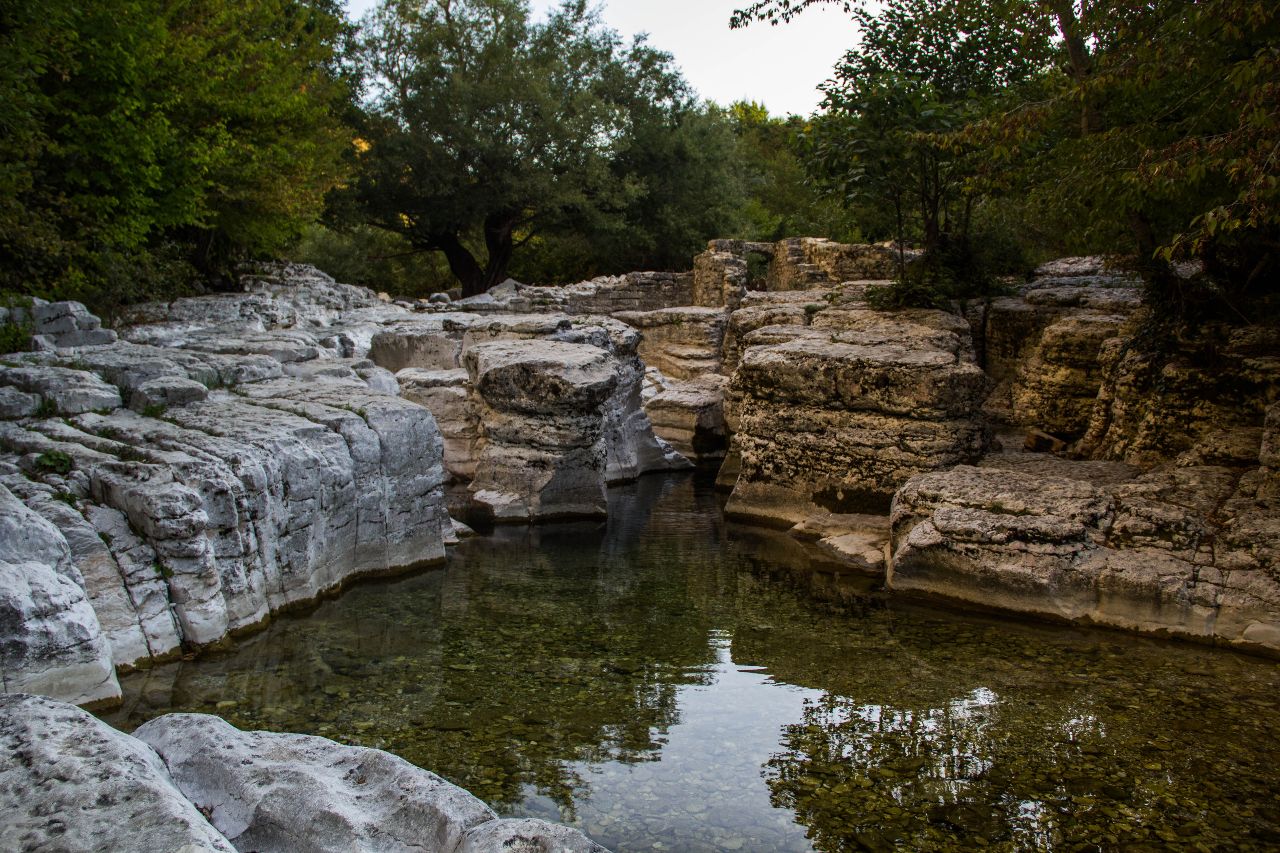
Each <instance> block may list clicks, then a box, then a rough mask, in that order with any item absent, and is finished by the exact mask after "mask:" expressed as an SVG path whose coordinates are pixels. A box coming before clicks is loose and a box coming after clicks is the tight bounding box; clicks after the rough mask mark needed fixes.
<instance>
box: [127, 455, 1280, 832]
mask: <svg viewBox="0 0 1280 853" xmlns="http://www.w3.org/2000/svg"><path fill="white" fill-rule="evenodd" d="M806 559H807V558H806V552H805V550H804V549H803V548H802V547H800V546H798V545H796V544H794V543H793V542H792V541H791V540H790V539H789V538H788V537H787V536H786V534H782V533H773V532H769V531H761V530H752V529H747V528H740V527H737V526H734V525H730V524H728V523H727V522H726V521H725V520H724V518H723V516H722V513H721V500H720V499H719V497H718V496H717V495H716V493H715V492H714V490H713V483H712V481H711V478H709V477H708V476H706V475H704V474H684V475H671V476H651V477H645V478H642V479H641V480H640V481H639V482H637V483H635V484H632V485H628V486H623V487H619V488H615V489H612V490H611V495H610V516H609V520H608V522H607V523H605V522H601V523H595V522H592V523H566V524H554V525H545V526H540V527H533V528H527V527H509V528H499V529H498V530H496V531H494V532H493V533H492V534H489V535H485V536H479V537H476V538H473V539H469V540H466V541H464V542H463V543H462V544H460V545H459V546H457V547H456V548H455V549H453V551H452V553H451V556H450V558H449V560H448V562H447V564H445V565H444V566H442V567H440V568H435V569H428V570H424V571H421V572H419V573H416V574H413V575H411V576H407V577H402V578H399V579H395V580H390V581H370V582H365V583H360V584H357V585H355V586H354V587H352V588H350V589H348V590H347V591H345V592H344V593H343V594H342V595H341V596H339V597H337V598H333V599H330V600H327V601H324V602H322V603H320V604H319V605H317V606H315V607H314V608H311V609H310V610H309V611H307V612H305V613H297V614H291V615H287V616H283V617H280V618H278V619H276V620H274V621H273V622H272V623H271V624H270V625H269V626H268V627H267V628H266V629H265V630H263V631H261V632H260V633H257V634H254V635H252V636H250V637H248V638H244V639H241V640H239V641H237V642H235V643H234V644H232V645H231V646H230V647H229V648H226V649H222V650H219V651H211V652H206V653H205V654H202V655H200V656H199V657H197V658H196V659H194V660H189V661H181V662H177V663H173V664H168V665H164V666H160V667H156V668H154V669H152V670H149V671H145V672H139V673H134V674H132V675H130V676H127V677H124V678H122V679H121V686H122V687H123V689H124V692H125V704H124V705H123V706H122V707H121V708H120V709H119V710H118V711H115V712H112V713H110V714H107V715H105V717H104V718H105V719H107V720H108V722H111V723H112V724H114V725H116V726H119V727H120V728H123V729H126V730H131V729H132V728H134V727H135V726H137V725H140V724H141V723H143V722H145V721H146V720H148V719H150V718H152V717H153V716H156V715H158V714H160V713H164V712H167V711H177V710H181V711H200V712H206V713H217V714H219V715H220V716H223V717H225V718H226V719H227V720H229V721H230V722H231V723H233V724H235V725H237V726H239V727H241V728H253V729H268V730H273V731H297V732H305V733H308V734H317V735H323V736H326V737H330V738H333V739H335V740H338V741H341V742H343V743H350V744H358V745H364V746H371V747H378V748H381V749H386V750H389V751H391V752H393V753H395V754H397V755H400V756H402V757H403V758H405V759H407V760H409V761H411V762H413V763H414V764H417V765H419V766H421V767H425V768H427V769H430V770H433V771H435V772H436V773H439V774H440V775H442V776H444V777H445V778H447V779H449V780H451V781H453V782H456V783H458V784H459V785H462V786H463V787H465V788H467V789H468V790H470V791H472V792H473V793H475V794H476V795H477V796H479V797H481V798H483V799H484V800H486V801H487V802H489V803H490V804H491V805H492V806H493V807H494V808H496V809H497V810H498V811H499V812H500V813H502V814H503V815H507V816H524V815H532V816H537V817H546V818H549V819H552V820H559V821H564V822H567V823H571V824H573V825H574V826H577V827H579V828H581V829H583V830H584V831H586V832H587V833H588V834H589V835H591V836H592V837H593V838H594V839H595V840H597V841H599V842H601V843H602V844H605V845H606V846H608V847H610V848H611V849H613V850H615V851H617V853H623V851H653V850H668V851H712V850H715V851H720V850H729V851H734V850H745V851H774V850H778V851H807V850H821V851H846V850H848V851H854V850H870V851H879V850H893V849H905V850H923V851H931V850H937V851H942V850H974V849H989V850H1009V851H1012V850H1055V851H1056V850H1063V851H1067V850H1071V851H1074V850H1134V851H1136V850H1152V851H1156V850H1268V849H1276V848H1277V846H1278V845H1280V786H1277V781H1278V779H1277V767H1280V690H1277V687H1278V686H1280V665H1277V663H1276V662H1274V661H1269V660H1265V659H1260V658H1253V657H1249V656H1245V655H1242V654H1238V653H1234V652H1230V651H1224V650H1218V649H1212V648H1208V647H1201V646H1196V645H1190V644H1184V643H1178V642H1166V641H1160V640H1153V639H1143V638H1136V637H1130V636H1127V635H1124V634H1120V633H1113V632H1105V631H1093V630H1086V629H1078V628H1069V627H1061V626H1052V625H1037V624H1028V623H1023V622H1018V621H1008V620H1001V619H995V618H990V617H971V616H961V615H956V614H953V613H949V612H946V611H943V610H938V609H930V608H926V607H922V606H919V605H912V604H908V603H905V602H899V601H896V600H892V599H886V598H885V597H884V596H881V595H877V594H875V593H874V592H870V591H868V590H867V587H868V584H866V583H865V582H862V581H860V580H857V579H849V578H842V577H839V576H834V575H830V574H828V573H826V572H825V571H822V570H821V569H822V567H821V566H818V567H817V568H818V569H819V571H817V572H816V573H815V572H814V567H813V566H812V565H810V564H808V563H807V562H806ZM815 589H816V590H818V591H820V592H821V593H822V594H821V595H815V594H814V590H815Z"/></svg>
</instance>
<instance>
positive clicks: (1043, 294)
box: [968, 258, 1141, 441]
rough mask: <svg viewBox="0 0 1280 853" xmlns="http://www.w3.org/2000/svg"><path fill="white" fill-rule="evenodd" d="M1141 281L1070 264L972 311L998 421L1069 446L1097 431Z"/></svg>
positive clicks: (1099, 262)
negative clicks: (1096, 414) (1100, 401)
mask: <svg viewBox="0 0 1280 853" xmlns="http://www.w3.org/2000/svg"><path fill="white" fill-rule="evenodd" d="M1140 303H1141V290H1140V282H1139V281H1138V280H1137V279H1136V278H1135V277H1134V276H1132V275H1130V274H1127V273H1123V272H1118V271H1112V270H1110V269H1109V268H1108V267H1107V265H1106V262H1105V261H1104V259H1102V258H1064V259H1062V260H1060V261H1057V262H1054V263H1052V264H1046V265H1044V266H1042V267H1040V268H1039V269H1038V270H1037V271H1036V277H1035V278H1034V279H1033V280H1032V281H1031V282H1029V283H1027V284H1024V285H1021V286H1019V287H1018V288H1016V292H1015V294H1014V295H1012V296H1007V297H1000V298H997V299H994V300H992V301H991V302H990V303H989V304H986V305H979V306H973V307H971V309H970V311H969V315H968V316H969V320H970V324H971V325H972V326H973V328H974V338H975V346H976V348H977V352H978V358H979V363H981V364H982V365H983V367H984V369H985V370H986V371H987V373H988V375H990V376H991V378H992V379H993V380H994V382H995V387H994V388H993V390H992V392H991V395H990V396H989V398H988V399H987V401H986V404H985V409H986V411H987V413H988V414H989V415H991V416H993V417H994V418H995V419H996V420H998V421H1001V422H1004V423H1010V424H1019V425H1023V426H1027V427H1032V428H1035V429H1039V430H1042V431H1044V432H1045V433H1048V434H1050V435H1053V436H1056V437H1058V438H1060V439H1062V440H1064V441H1072V440H1074V439H1077V438H1079V437H1081V436H1082V435H1083V434H1084V432H1085V430H1086V429H1087V427H1088V425H1089V420H1090V418H1091V416H1092V413H1093V408H1094V403H1095V400H1096V398H1097V396H1098V391H1099V389H1100V388H1101V386H1102V384H1103V377H1104V375H1105V373H1106V369H1107V364H1106V359H1105V357H1104V356H1105V353H1106V352H1107V351H1109V350H1110V349H1111V348H1113V347H1115V346H1117V345H1118V344H1119V342H1120V341H1121V340H1122V339H1123V338H1124V337H1125V336H1127V335H1128V334H1130V333H1131V331H1132V330H1131V328H1130V325H1131V320H1132V318H1133V315H1134V312H1135V311H1136V310H1137V309H1138V307H1139V305H1140Z"/></svg>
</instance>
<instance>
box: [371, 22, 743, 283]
mask: <svg viewBox="0 0 1280 853" xmlns="http://www.w3.org/2000/svg"><path fill="white" fill-rule="evenodd" d="M362 56H363V58H364V61H365V63H366V65H367V68H368V69H369V71H370V74H371V99H370V104H369V114H368V120H367V123H366V125H365V127H364V128H362V141H363V143H364V145H363V146H362V147H363V151H362V153H361V154H360V155H359V157H358V164H359V178H358V181H357V184H356V195H357V202H358V206H359V207H360V208H361V209H362V210H363V211H364V212H365V214H366V215H368V216H369V217H370V219H371V221H372V222H373V223H374V224H376V225H378V226H380V227H382V228H385V229H388V230H391V231H395V232H398V233H401V234H403V235H404V236H405V237H406V238H408V240H409V241H410V242H411V243H412V244H413V245H414V246H416V247H417V248H418V249H420V250H423V251H439V252H442V253H443V254H444V255H445V257H446V258H447V259H448V262H449V265H450V267H451V269H452V270H453V272H454V274H455V275H456V276H457V278H458V280H459V281H461V282H462V284H463V289H464V292H466V293H468V294H471V293H478V292H480V291H482V290H484V289H486V288H488V287H491V286H493V285H494V284H497V283H499V282H500V281H502V279H503V278H505V277H506V276H507V274H508V271H509V269H510V268H511V264H512V262H513V259H514V258H515V254H516V252H517V250H518V249H520V248H521V247H523V246H525V245H528V244H530V243H533V242H534V241H539V243H538V244H535V245H541V248H542V250H543V252H544V254H545V253H546V252H547V251H548V245H547V244H548V241H551V242H553V243H554V242H556V240H557V238H558V237H564V238H566V239H568V240H570V241H572V239H573V235H579V237H582V238H585V239H586V240H587V241H591V242H596V241H598V242H599V243H600V244H601V246H602V247H603V246H608V247H609V248H611V249H613V252H612V253H611V254H612V255H613V256H614V257H629V258H631V259H634V260H639V261H644V262H647V265H651V266H653V265H663V264H670V263H673V262H678V257H679V255H683V254H684V253H685V252H686V251H687V249H688V247H689V245H690V241H693V244H694V245H696V243H697V242H698V241H699V240H705V239H706V238H707V237H708V236H711V235H714V234H715V233H717V232H718V231H721V230H722V229H724V228H725V227H726V225H727V224H728V221H729V219H730V217H732V215H733V212H734V211H733V202H734V193H735V189H736V183H735V179H734V175H733V174H732V168H731V167H732V162H733V157H732V150H731V149H732V145H733V138H732V134H731V133H730V132H729V130H728V127H727V125H726V124H725V123H724V122H723V121H721V120H720V119H719V117H718V116H717V114H716V113H715V112H714V111H709V110H706V109H700V108H699V107H698V105H697V104H696V102H695V100H694V98H693V96H692V93H691V92H690V91H689V89H688V86H687V85H686V84H685V82H684V80H683V78H681V76H680V75H679V73H678V72H677V71H676V70H675V68H674V67H673V66H672V64H671V57H670V56H669V55H667V54H665V53H662V52H660V51H657V50H654V49H653V48H651V47H649V46H648V45H647V44H646V43H645V42H644V41H643V40H637V41H635V42H633V43H632V44H631V45H629V46H626V47H624V46H623V45H622V43H621V41H620V39H619V38H618V36H617V34H616V33H614V32H612V31H610V30H608V29H606V28H604V27H603V26H601V24H600V22H599V20H598V18H597V16H596V15H595V13H594V12H592V11H590V10H589V9H588V7H587V5H586V3H585V1H584V0H570V2H566V3H564V4H563V5H562V6H561V7H560V8H559V9H557V10H556V11H554V12H553V13H552V14H551V15H550V17H549V18H547V19H546V20H545V21H542V22H539V21H534V20H533V19H532V18H531V15H530V11H529V8H528V6H527V4H526V3H524V2H521V0H387V2H384V3H383V4H382V5H381V6H379V7H378V8H377V10H376V11H375V12H374V13H373V14H372V15H371V16H370V17H369V18H368V19H366V21H365V37H364V40H363V50H362ZM556 249H559V250H562V251H563V250H566V246H565V245H564V243H563V242H561V243H560V244H559V245H558V246H554V247H551V251H555V250H556ZM567 251H569V252H570V253H573V252H575V251H576V252H577V253H578V255H579V259H580V261H586V262H587V263H588V264H590V262H591V260H592V256H595V255H596V253H595V252H594V251H593V250H591V249H590V248H589V247H587V246H586V245H584V244H583V243H582V242H581V241H579V243H578V245H577V247H576V248H574V247H567ZM676 252H678V253H679V255H676V254H675V253H676Z"/></svg>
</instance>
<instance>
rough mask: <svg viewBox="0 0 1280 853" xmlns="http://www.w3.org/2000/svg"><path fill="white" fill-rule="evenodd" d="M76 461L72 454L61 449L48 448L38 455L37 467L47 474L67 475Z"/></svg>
mask: <svg viewBox="0 0 1280 853" xmlns="http://www.w3.org/2000/svg"><path fill="white" fill-rule="evenodd" d="M72 467H74V463H73V462H72V459H71V457H70V456H68V455H67V454H66V453H64V452H63V451H61V450H46V451H45V452H44V453H41V454H40V455H39V456H37V457H36V468H37V469H39V470H40V471H43V472H45V473H47V474H59V475H62V476H66V475H67V474H70V473H71V469H72Z"/></svg>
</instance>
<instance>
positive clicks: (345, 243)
mask: <svg viewBox="0 0 1280 853" xmlns="http://www.w3.org/2000/svg"><path fill="white" fill-rule="evenodd" d="M289 258H290V259H291V260H294V261H298V262H300V263H304V264H314V265H315V266H316V267H318V268H320V269H322V270H324V271H325V272H327V273H328V274H329V275H331V276H333V277H334V278H335V279H337V280H338V281H341V282H344V283H347V284H359V285H363V286H364V287H368V288H371V289H373V290H376V291H382V292H386V293H390V294H393V295H395V296H408V297H421V296H429V295H430V294H432V293H438V292H440V291H443V290H448V289H449V288H451V287H453V286H454V283H455V282H454V279H453V275H452V274H451V273H450V272H449V267H448V265H447V264H446V263H444V260H443V259H442V258H441V257H440V256H439V255H438V254H435V253H432V252H424V251H422V250H420V249H415V248H414V247H413V244H412V243H410V242H409V241H408V240H407V239H405V237H404V236H403V235H401V234H397V233H395V232H393V231H387V230H385V229H382V228H375V227H373V226H371V225H354V226H350V227H346V228H341V229H339V228H329V227H326V226H324V225H318V224H317V225H311V226H309V227H307V228H306V229H305V230H304V231H303V232H302V239H301V240H299V241H298V243H297V244H295V245H294V247H293V248H292V249H290V250H289Z"/></svg>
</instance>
